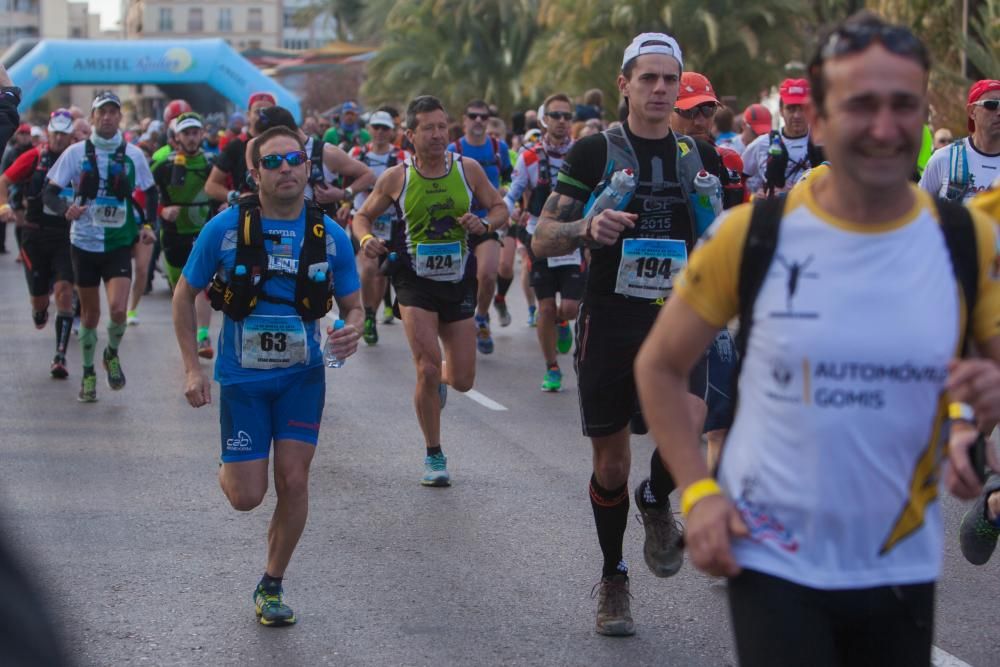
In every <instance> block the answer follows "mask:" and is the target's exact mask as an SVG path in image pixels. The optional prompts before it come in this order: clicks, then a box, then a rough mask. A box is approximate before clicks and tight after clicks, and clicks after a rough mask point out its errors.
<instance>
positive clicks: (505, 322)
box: [493, 294, 510, 327]
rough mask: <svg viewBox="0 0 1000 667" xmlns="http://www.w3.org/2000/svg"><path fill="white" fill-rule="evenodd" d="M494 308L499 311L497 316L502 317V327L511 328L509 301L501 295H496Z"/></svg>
mask: <svg viewBox="0 0 1000 667" xmlns="http://www.w3.org/2000/svg"><path fill="white" fill-rule="evenodd" d="M493 307H494V308H496V309H497V315H499V316H500V326H502V327H509V326H510V310H509V309H508V308H507V299H506V298H505V297H502V296H500V295H499V294H498V295H496V296H495V297H493Z"/></svg>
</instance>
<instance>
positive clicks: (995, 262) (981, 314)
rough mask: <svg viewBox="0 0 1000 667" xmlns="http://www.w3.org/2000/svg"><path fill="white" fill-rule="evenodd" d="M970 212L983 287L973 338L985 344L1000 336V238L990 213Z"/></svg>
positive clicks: (980, 291)
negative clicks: (989, 215) (987, 214)
mask: <svg viewBox="0 0 1000 667" xmlns="http://www.w3.org/2000/svg"><path fill="white" fill-rule="evenodd" d="M924 173H925V174H926V173H927V172H926V171H925V172H924ZM970 213H971V214H972V223H973V225H974V226H975V230H976V250H977V251H978V253H979V289H978V295H977V297H976V309H975V312H973V313H972V327H971V330H972V337H973V338H974V339H975V340H976V341H977V342H980V343H983V342H986V341H988V340H990V339H991V338H995V337H996V336H1000V238H998V236H997V226H996V224H995V223H994V222H993V221H992V220H991V219H990V218H989V217H988V216H986V215H984V214H983V213H982V212H981V211H976V210H972V211H970Z"/></svg>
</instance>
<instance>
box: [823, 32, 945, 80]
mask: <svg viewBox="0 0 1000 667" xmlns="http://www.w3.org/2000/svg"><path fill="white" fill-rule="evenodd" d="M876 41H877V42H878V43H880V44H881V45H882V46H884V47H885V48H886V50H887V51H890V52H892V53H894V54H896V55H897V56H903V57H904V58H909V59H910V60H915V61H916V62H918V63H919V64H920V65H921V66H923V68H924V69H930V57H929V56H928V55H927V48H926V47H925V46H924V44H923V42H921V41H920V40H919V39H918V38H917V36H916V35H914V34H913V33H912V32H910V31H909V30H908V29H907V28H903V27H901V26H894V25H884V24H881V25H880V24H870V23H863V24H860V25H850V26H844V27H841V28H839V29H837V30H836V31H835V32H834V33H833V34H832V35H830V37H829V39H827V41H826V44H824V45H823V48H822V49H820V52H819V60H820V62H823V61H825V60H829V59H830V58H836V57H838V56H843V55H846V54H849V53H857V52H858V51H864V50H865V49H867V48H868V47H869V46H871V44H872V43H873V42H876Z"/></svg>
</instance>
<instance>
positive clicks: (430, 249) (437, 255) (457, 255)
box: [414, 241, 464, 282]
mask: <svg viewBox="0 0 1000 667" xmlns="http://www.w3.org/2000/svg"><path fill="white" fill-rule="evenodd" d="M415 261H416V266H414V269H415V270H416V272H417V275H418V276H420V277H421V278H428V279H430V280H437V281H440V282H458V281H459V280H461V279H462V272H463V269H464V267H463V266H462V244H461V243H459V242H458V241H454V242H452V243H418V244H417V257H416V260H415Z"/></svg>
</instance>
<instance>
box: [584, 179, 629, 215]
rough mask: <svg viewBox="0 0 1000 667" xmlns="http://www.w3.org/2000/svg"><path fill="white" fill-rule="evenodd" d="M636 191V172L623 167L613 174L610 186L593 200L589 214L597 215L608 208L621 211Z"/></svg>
mask: <svg viewBox="0 0 1000 667" xmlns="http://www.w3.org/2000/svg"><path fill="white" fill-rule="evenodd" d="M634 191H635V173H634V172H633V171H632V170H631V169H622V170H621V171H616V172H615V173H613V174H612V175H611V180H610V181H609V182H608V186H607V187H606V188H604V190H603V191H602V192H601V194H599V195H598V196H597V197H596V198H595V199H593V200H592V202H591V204H590V207H589V209H588V211H587V215H588V216H591V217H592V216H595V215H597V214H598V213H600V212H601V211H606V210H608V209H610V210H613V211H620V210H622V209H624V208H625V206H626V205H627V204H628V201H629V199H631V197H632V193H633V192H634Z"/></svg>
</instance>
